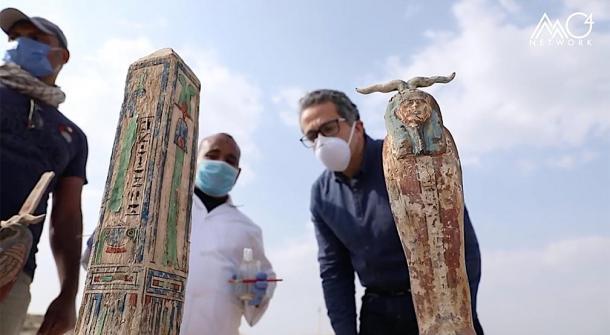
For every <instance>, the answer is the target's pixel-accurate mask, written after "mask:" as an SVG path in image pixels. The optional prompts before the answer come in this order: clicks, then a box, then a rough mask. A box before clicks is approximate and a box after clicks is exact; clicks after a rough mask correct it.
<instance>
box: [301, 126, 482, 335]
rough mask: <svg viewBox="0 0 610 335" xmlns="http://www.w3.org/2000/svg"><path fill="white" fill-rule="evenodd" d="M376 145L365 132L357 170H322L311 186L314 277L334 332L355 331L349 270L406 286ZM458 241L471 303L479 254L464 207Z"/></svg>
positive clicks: (365, 281)
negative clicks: (315, 252) (316, 266)
mask: <svg viewBox="0 0 610 335" xmlns="http://www.w3.org/2000/svg"><path fill="white" fill-rule="evenodd" d="M382 147H383V140H373V139H371V138H370V137H368V136H366V135H365V147H364V155H363V161H362V167H361V170H360V172H359V173H357V174H356V175H355V176H354V177H353V178H351V179H348V178H346V177H345V176H344V175H342V174H341V173H333V172H331V171H328V170H326V171H324V172H323V173H322V175H321V176H320V177H319V178H318V180H316V182H315V183H314V184H313V187H312V191H311V214H312V221H313V223H314V226H315V231H316V238H317V241H318V247H319V251H318V261H319V263H320V277H321V278H322V287H323V290H324V298H325V301H326V307H327V309H328V315H329V317H330V320H331V323H332V326H333V329H334V330H335V333H336V334H337V335H348V334H349V335H354V334H356V303H355V297H354V296H355V287H354V271H355V272H356V273H358V278H359V279H360V283H361V285H362V286H364V287H366V288H373V289H382V290H384V291H393V290H398V291H401V290H402V291H404V290H407V289H409V273H408V269H407V262H406V258H405V255H404V252H403V249H402V245H401V243H400V238H399V237H398V232H397V230H396V226H395V224H394V218H393V216H392V211H391V209H390V202H389V198H388V193H387V190H386V185H385V178H384V175H383V166H382ZM464 240H465V249H466V268H467V272H468V278H469V281H470V286H471V291H472V292H471V295H472V296H473V306H474V304H475V301H476V290H477V287H478V282H479V279H480V254H479V246H478V242H477V239H476V235H475V233H474V230H473V228H472V224H471V223H470V218H469V217H468V212H467V211H466V210H464ZM473 286H474V287H473ZM473 308H474V307H473ZM475 310H476V309H475Z"/></svg>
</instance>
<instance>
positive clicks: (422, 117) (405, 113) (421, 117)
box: [396, 98, 432, 128]
mask: <svg viewBox="0 0 610 335" xmlns="http://www.w3.org/2000/svg"><path fill="white" fill-rule="evenodd" d="M430 115H432V106H430V104H429V103H428V102H427V101H426V100H424V99H419V98H417V99H409V100H407V101H405V102H403V103H401V104H400V107H399V108H398V110H397V111H396V117H398V119H399V120H400V121H402V122H403V123H404V124H405V125H407V126H409V127H412V128H417V127H418V126H421V125H423V124H424V123H425V122H426V121H427V120H428V119H429V118H430Z"/></svg>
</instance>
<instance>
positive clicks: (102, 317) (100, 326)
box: [95, 307, 108, 335]
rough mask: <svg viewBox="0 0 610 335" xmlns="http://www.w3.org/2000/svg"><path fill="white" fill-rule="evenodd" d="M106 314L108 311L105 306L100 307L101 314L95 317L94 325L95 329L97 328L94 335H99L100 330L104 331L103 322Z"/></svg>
mask: <svg viewBox="0 0 610 335" xmlns="http://www.w3.org/2000/svg"><path fill="white" fill-rule="evenodd" d="M107 314H108V313H107V310H106V308H105V307H102V316H101V317H99V318H98V319H97V324H96V325H95V329H96V330H97V331H96V332H95V334H96V335H101V334H102V332H103V331H104V324H105V323H106V315H107Z"/></svg>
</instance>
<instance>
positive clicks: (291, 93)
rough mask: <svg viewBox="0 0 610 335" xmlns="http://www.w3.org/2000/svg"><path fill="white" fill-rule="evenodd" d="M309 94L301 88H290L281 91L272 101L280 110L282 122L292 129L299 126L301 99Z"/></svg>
mask: <svg viewBox="0 0 610 335" xmlns="http://www.w3.org/2000/svg"><path fill="white" fill-rule="evenodd" d="M305 93H307V92H306V91H305V90H304V89H302V88H299V87H288V88H284V89H280V90H279V92H278V93H277V94H276V95H274V96H273V97H272V98H271V101H272V102H273V104H274V105H275V106H276V108H277V109H278V114H279V116H280V119H281V120H282V122H284V124H285V125H287V126H290V127H298V126H299V117H298V115H299V114H298V112H299V99H300V98H301V97H303V96H304V95H305Z"/></svg>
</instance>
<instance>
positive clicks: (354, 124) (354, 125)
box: [347, 121, 358, 145]
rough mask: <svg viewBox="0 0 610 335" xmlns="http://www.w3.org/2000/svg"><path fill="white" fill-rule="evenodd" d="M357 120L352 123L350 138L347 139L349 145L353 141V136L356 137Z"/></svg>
mask: <svg viewBox="0 0 610 335" xmlns="http://www.w3.org/2000/svg"><path fill="white" fill-rule="evenodd" d="M356 122H358V121H354V123H352V130H351V131H350V133H349V139H348V140H347V145H349V144H350V143H351V142H352V137H354V130H356Z"/></svg>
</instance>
